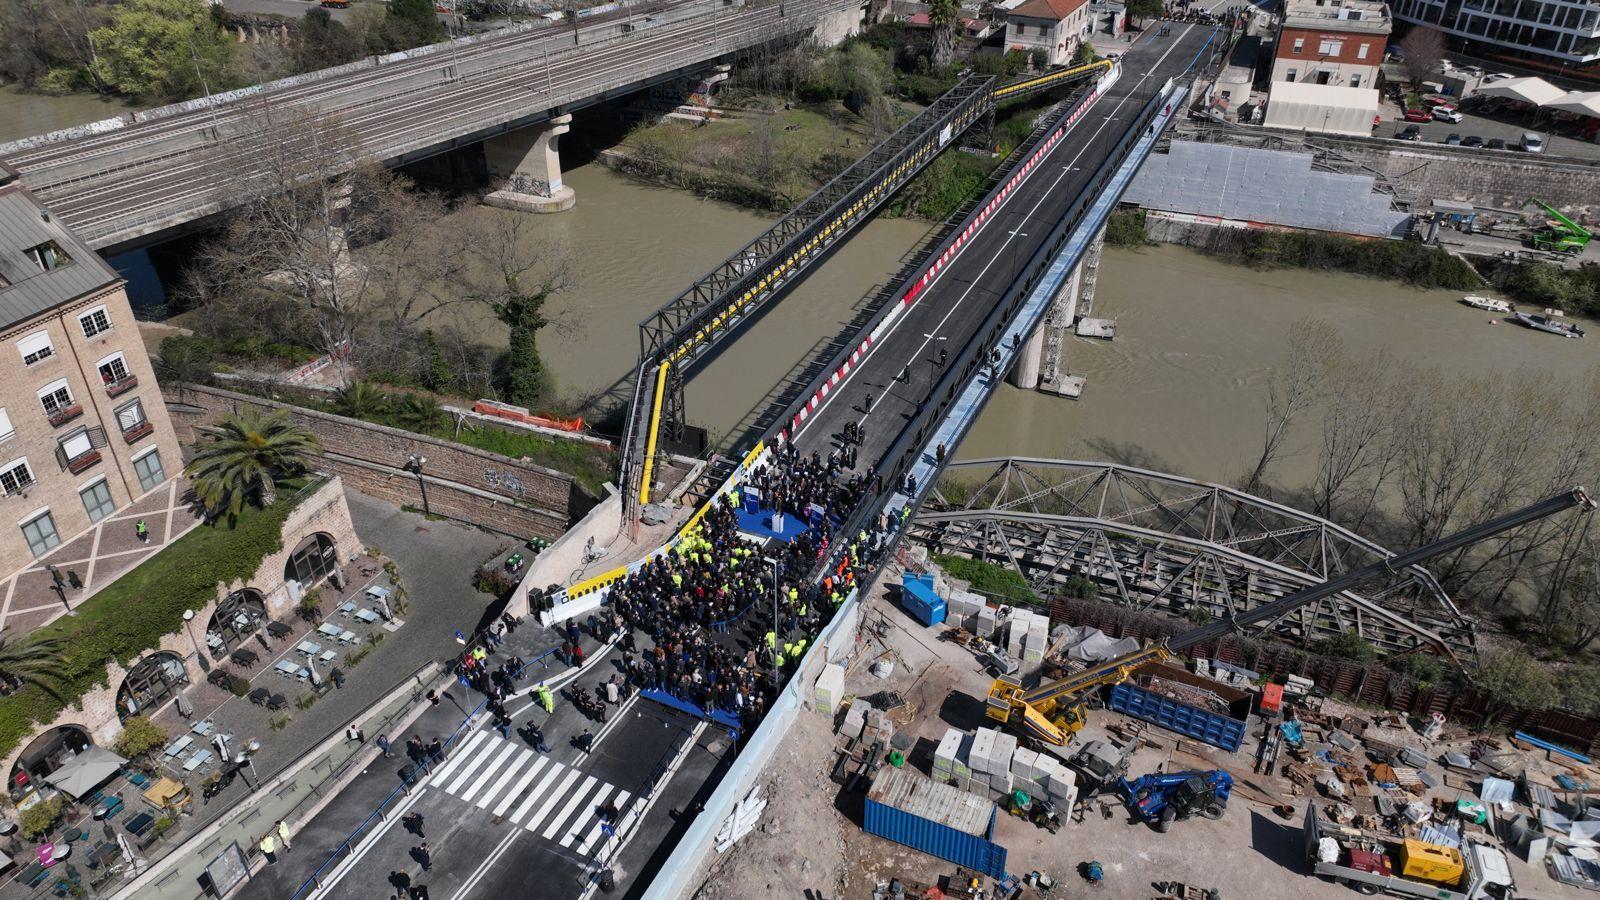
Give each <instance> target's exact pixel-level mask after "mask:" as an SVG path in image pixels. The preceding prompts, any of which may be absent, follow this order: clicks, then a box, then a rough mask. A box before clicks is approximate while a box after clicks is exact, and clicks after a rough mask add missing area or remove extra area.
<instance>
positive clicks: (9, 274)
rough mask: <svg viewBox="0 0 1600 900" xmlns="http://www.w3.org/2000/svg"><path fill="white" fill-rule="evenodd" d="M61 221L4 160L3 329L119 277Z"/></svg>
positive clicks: (0, 237) (0, 226)
mask: <svg viewBox="0 0 1600 900" xmlns="http://www.w3.org/2000/svg"><path fill="white" fill-rule="evenodd" d="M117 279H118V276H117V273H116V272H114V271H113V270H112V269H111V267H110V266H107V265H106V264H105V263H104V262H103V261H101V259H100V256H99V255H98V254H96V253H95V252H94V250H92V249H90V247H89V245H88V244H85V243H84V242H83V241H81V240H79V239H78V237H77V235H75V234H73V233H72V232H71V231H70V230H68V229H67V228H66V226H64V225H63V224H62V223H61V221H60V219H58V218H56V217H55V216H53V215H51V214H50V211H49V210H47V209H45V208H44V207H43V206H40V205H39V202H38V200H36V199H34V196H33V195H32V194H30V193H29V192H28V191H27V189H25V188H24V187H23V186H22V184H21V182H19V181H18V180H17V173H16V172H15V171H14V170H12V169H11V168H9V167H6V166H4V165H3V164H0V328H8V327H10V326H12V325H16V324H17V323H19V322H24V321H27V320H28V319H31V318H33V317H35V316H37V315H39V314H40V313H42V312H45V311H46V310H49V309H54V308H55V307H57V306H60V305H61V304H63V303H67V302H69V301H71V300H74V299H76V298H78V297H82V296H83V295H85V294H88V293H90V292H92V291H95V290H98V289H100V288H103V287H105V286H107V285H109V284H113V283H115V282H116V281H117Z"/></svg>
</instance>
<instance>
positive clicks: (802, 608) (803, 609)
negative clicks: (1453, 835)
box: [795, 603, 810, 618]
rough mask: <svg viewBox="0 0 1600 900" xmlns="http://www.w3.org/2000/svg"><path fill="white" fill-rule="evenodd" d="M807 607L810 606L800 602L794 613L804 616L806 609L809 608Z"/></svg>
mask: <svg viewBox="0 0 1600 900" xmlns="http://www.w3.org/2000/svg"><path fill="white" fill-rule="evenodd" d="M809 608H810V607H808V606H807V605H806V604H804V603H802V604H800V609H799V610H798V611H796V613H795V614H796V615H798V616H800V617H801V618H805V615H806V610H807V609H809Z"/></svg>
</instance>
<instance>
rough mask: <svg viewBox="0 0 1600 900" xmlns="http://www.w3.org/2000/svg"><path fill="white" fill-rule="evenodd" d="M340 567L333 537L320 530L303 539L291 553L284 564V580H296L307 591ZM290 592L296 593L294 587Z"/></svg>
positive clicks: (301, 588) (302, 589)
mask: <svg viewBox="0 0 1600 900" xmlns="http://www.w3.org/2000/svg"><path fill="white" fill-rule="evenodd" d="M338 567H339V553H338V548H336V547H335V546H334V544H333V538H332V537H330V536H329V535H328V534H327V533H326V532H322V531H319V532H317V533H316V534H313V535H312V536H310V537H308V538H306V539H305V540H303V541H301V542H300V543H299V545H298V546H296V547H295V548H294V552H293V553H291V554H289V561H288V562H286V563H284V564H283V580H284V581H285V582H294V583H295V584H297V585H299V589H300V590H301V591H306V590H309V589H311V587H313V586H314V585H316V584H317V583H318V582H320V581H321V580H322V579H324V578H327V577H328V575H330V574H331V573H332V572H333V570H334V569H337V568H338ZM290 593H291V596H293V595H294V594H295V592H294V590H293V589H291V591H290Z"/></svg>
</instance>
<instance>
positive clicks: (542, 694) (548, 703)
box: [538, 684, 556, 713]
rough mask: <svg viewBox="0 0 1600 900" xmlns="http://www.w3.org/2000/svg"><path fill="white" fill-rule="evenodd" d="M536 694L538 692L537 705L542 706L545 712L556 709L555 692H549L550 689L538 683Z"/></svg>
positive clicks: (551, 711)
mask: <svg viewBox="0 0 1600 900" xmlns="http://www.w3.org/2000/svg"><path fill="white" fill-rule="evenodd" d="M538 694H539V705H540V706H542V707H544V711H545V712H547V713H553V712H555V711H556V697H555V694H553V693H551V692H550V689H549V688H547V687H545V686H544V685H542V684H541V685H539V690H538Z"/></svg>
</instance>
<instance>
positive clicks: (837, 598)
mask: <svg viewBox="0 0 1600 900" xmlns="http://www.w3.org/2000/svg"><path fill="white" fill-rule="evenodd" d="M832 598H833V605H834V606H838V605H839V604H840V603H843V602H844V598H843V597H841V596H839V592H838V591H834V592H833V594H832Z"/></svg>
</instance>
